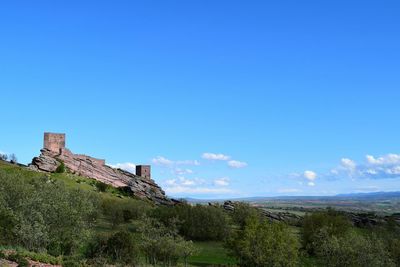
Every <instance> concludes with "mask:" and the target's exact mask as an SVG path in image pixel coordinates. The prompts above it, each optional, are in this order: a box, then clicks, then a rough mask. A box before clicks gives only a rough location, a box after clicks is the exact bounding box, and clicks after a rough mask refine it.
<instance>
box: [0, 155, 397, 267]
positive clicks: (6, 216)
mask: <svg viewBox="0 0 400 267" xmlns="http://www.w3.org/2000/svg"><path fill="white" fill-rule="evenodd" d="M128 195H129V194H128V193H126V192H124V191H123V190H122V191H121V190H117V189H114V188H112V187H109V186H107V185H104V184H100V183H98V182H96V181H94V180H91V179H87V178H83V177H78V176H74V175H71V174H68V173H55V174H51V175H49V174H43V173H37V172H32V171H28V170H26V169H24V168H22V167H19V166H17V165H12V164H9V163H5V162H0V258H6V259H9V260H12V261H14V262H17V263H18V264H19V265H20V266H24V264H27V262H26V259H31V260H35V261H40V262H46V263H51V264H62V265H63V266H105V265H107V264H113V265H117V266H143V265H146V264H147V265H151V266H179V265H180V266H189V265H190V266H196V265H198V266H212V265H215V266H217V265H218V266H244V267H247V266H254V267H257V266H260V267H261V266H282V267H283V266H344V267H346V266H352V267H353V266H355V267H357V266H400V249H399V247H400V232H399V229H398V225H397V223H396V222H391V223H389V224H387V225H376V226H371V227H369V228H356V227H354V226H353V225H352V224H351V222H350V221H349V220H348V218H347V217H345V216H343V215H342V213H340V212H337V211H334V210H331V209H328V210H326V211H321V212H316V213H312V214H309V215H307V216H305V217H304V219H303V221H302V223H301V227H294V226H290V225H287V224H284V223H273V222H270V221H268V220H267V219H266V217H264V216H263V215H262V214H261V213H260V212H259V210H257V209H255V208H253V207H251V206H249V205H248V204H238V205H236V207H235V209H234V210H233V211H226V210H224V209H223V208H222V207H220V206H218V205H213V206H208V205H195V206H193V205H189V204H185V203H182V204H179V205H176V206H173V207H166V206H158V207H157V206H155V205H154V204H152V203H151V202H148V201H143V200H138V199H135V198H132V197H128Z"/></svg>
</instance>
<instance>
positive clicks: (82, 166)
mask: <svg viewBox="0 0 400 267" xmlns="http://www.w3.org/2000/svg"><path fill="white" fill-rule="evenodd" d="M61 162H64V165H65V167H66V168H67V170H68V172H70V173H73V174H76V175H79V176H84V177H89V178H93V179H96V180H98V181H100V182H103V183H106V184H109V185H111V186H113V187H129V188H130V189H131V191H132V192H133V194H134V195H135V196H137V197H140V198H143V199H150V200H152V201H154V202H156V203H158V204H172V203H173V202H172V201H171V200H170V199H168V198H167V197H166V196H165V192H164V191H163V190H162V189H161V188H160V187H159V186H158V185H157V184H156V183H155V182H154V180H152V179H151V178H150V166H145V167H144V168H145V169H146V170H147V171H146V173H144V174H145V175H143V176H138V175H135V174H133V173H130V172H127V171H124V170H121V169H115V168H112V167H110V166H107V165H106V164H105V160H101V159H96V158H93V157H90V156H86V155H79V154H73V153H72V152H71V151H70V150H68V149H67V148H65V135H63V134H49V133H45V137H44V148H43V149H42V150H41V154H40V156H39V157H36V158H34V159H33V160H32V164H31V165H30V168H31V169H33V170H38V171H44V172H55V171H56V169H57V167H58V166H59V165H60V164H61ZM139 169H140V170H143V168H139Z"/></svg>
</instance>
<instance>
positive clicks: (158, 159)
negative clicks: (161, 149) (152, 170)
mask: <svg viewBox="0 0 400 267" xmlns="http://www.w3.org/2000/svg"><path fill="white" fill-rule="evenodd" d="M152 162H153V163H154V164H155V165H160V166H171V165H173V164H174V162H173V161H172V160H169V159H167V158H164V157H162V156H158V157H156V158H154V159H152Z"/></svg>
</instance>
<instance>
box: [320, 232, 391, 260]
mask: <svg viewBox="0 0 400 267" xmlns="http://www.w3.org/2000/svg"><path fill="white" fill-rule="evenodd" d="M318 237H319V238H320V239H321V242H319V247H318V248H316V254H317V256H318V257H319V259H320V261H321V262H322V264H323V266H327V267H347V266H348V267H363V266H371V267H390V266H393V267H394V266H396V265H395V264H394V263H393V261H392V260H391V259H390V257H389V256H390V255H389V253H388V251H387V249H386V248H385V245H384V243H383V242H382V240H379V239H377V238H376V237H365V236H363V235H361V234H357V233H356V232H354V231H350V232H348V233H346V234H345V235H343V236H340V237H336V236H330V233H329V230H328V229H326V228H322V229H320V231H319V234H318Z"/></svg>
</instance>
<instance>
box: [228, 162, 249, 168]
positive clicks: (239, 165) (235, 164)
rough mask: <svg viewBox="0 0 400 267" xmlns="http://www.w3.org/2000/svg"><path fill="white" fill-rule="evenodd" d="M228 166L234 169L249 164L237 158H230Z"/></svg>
mask: <svg viewBox="0 0 400 267" xmlns="http://www.w3.org/2000/svg"><path fill="white" fill-rule="evenodd" d="M228 166H229V167H231V168H234V169H240V168H245V167H247V166H248V164H247V163H246V162H242V161H237V160H230V161H229V162H228Z"/></svg>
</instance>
